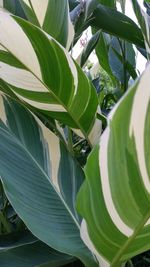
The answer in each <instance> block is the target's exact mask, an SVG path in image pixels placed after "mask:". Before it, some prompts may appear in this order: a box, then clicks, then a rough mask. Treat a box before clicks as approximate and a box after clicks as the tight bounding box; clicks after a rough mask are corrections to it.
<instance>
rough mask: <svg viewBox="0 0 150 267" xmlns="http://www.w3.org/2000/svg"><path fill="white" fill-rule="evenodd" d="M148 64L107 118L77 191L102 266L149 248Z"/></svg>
mask: <svg viewBox="0 0 150 267" xmlns="http://www.w3.org/2000/svg"><path fill="white" fill-rule="evenodd" d="M149 84H150V65H148V67H147V69H146V70H145V72H144V73H143V75H142V76H141V78H140V79H139V80H138V81H137V82H136V83H135V85H134V86H133V87H132V88H131V89H129V90H128V92H127V93H126V95H125V96H124V97H123V98H122V100H121V101H120V102H119V103H118V104H117V106H116V107H115V108H114V110H113V111H112V113H111V114H110V117H109V126H108V127H107V128H106V130H105V131H104V133H103V134H102V137H101V140H100V145H97V146H96V148H95V149H94V151H93V152H92V153H91V155H90V157H89V159H88V163H87V165H86V169H85V172H86V176H87V179H86V182H85V183H84V185H83V187H82V188H81V191H80V193H79V196H78V210H79V212H80V213H81V214H82V216H83V217H84V220H83V222H82V230H81V236H82V238H83V240H84V242H85V243H86V244H87V245H88V247H89V248H90V249H91V251H92V252H93V253H94V254H95V255H96V257H97V259H98V261H99V264H100V266H103V267H104V266H105V267H107V266H111V267H120V266H124V265H123V264H124V263H125V261H127V260H128V259H129V258H131V257H133V256H135V255H137V254H139V253H142V252H144V251H146V250H148V249H150V243H149V239H150V164H149V160H150V153H149V146H150V139H149V133H150V88H149Z"/></svg>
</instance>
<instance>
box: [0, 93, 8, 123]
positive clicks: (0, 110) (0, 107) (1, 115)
mask: <svg viewBox="0 0 150 267" xmlns="http://www.w3.org/2000/svg"><path fill="white" fill-rule="evenodd" d="M0 119H1V120H2V121H3V122H4V123H5V124H6V120H7V119H6V112H5V108H4V102H3V97H2V93H0Z"/></svg>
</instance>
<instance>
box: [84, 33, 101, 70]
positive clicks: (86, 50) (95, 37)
mask: <svg viewBox="0 0 150 267" xmlns="http://www.w3.org/2000/svg"><path fill="white" fill-rule="evenodd" d="M99 37H100V31H98V32H96V33H95V34H94V35H93V36H92V37H91V39H90V40H89V42H88V43H87V45H86V47H85V48H84V50H83V52H82V55H81V63H80V65H81V67H83V66H84V64H85V63H86V61H87V59H88V57H89V56H90V54H91V53H92V51H93V50H94V49H95V47H96V45H97V43H98V40H99Z"/></svg>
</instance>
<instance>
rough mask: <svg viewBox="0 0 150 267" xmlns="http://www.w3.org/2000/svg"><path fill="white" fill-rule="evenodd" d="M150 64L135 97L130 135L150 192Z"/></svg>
mask: <svg viewBox="0 0 150 267" xmlns="http://www.w3.org/2000/svg"><path fill="white" fill-rule="evenodd" d="M149 84H150V64H149V65H148V67H147V68H146V70H145V72H144V73H143V75H142V77H141V79H140V81H139V84H138V85H137V90H136V93H135V96H134V99H133V105H132V111H131V119H130V130H129V134H130V136H131V137H132V136H134V138H135V146H136V151H137V158H138V164H139V169H140V172H141V176H142V179H143V183H144V185H145V188H146V190H147V191H148V193H150V178H149V174H148V170H147V167H146V158H145V149H144V135H145V120H146V115H147V110H148V108H149V103H150V89H149Z"/></svg>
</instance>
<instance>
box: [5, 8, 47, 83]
mask: <svg viewBox="0 0 150 267" xmlns="http://www.w3.org/2000/svg"><path fill="white" fill-rule="evenodd" d="M0 45H2V46H3V47H4V48H5V49H7V50H8V51H10V52H11V53H12V54H13V55H15V57H16V58H18V59H19V60H20V61H21V62H23V63H24V65H25V66H26V67H28V68H29V69H30V70H31V71H32V72H33V73H35V74H36V75H37V77H38V78H40V79H41V78H42V75H41V70H40V65H39V62H38V59H37V56H36V54H35V51H34V49H33V47H32V45H31V42H30V41H29V39H28V38H27V36H26V35H25V33H24V32H23V30H22V28H21V27H20V26H19V25H18V23H17V22H16V21H15V19H13V17H12V16H11V15H10V14H9V13H7V12H5V11H4V10H3V9H0Z"/></svg>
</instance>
